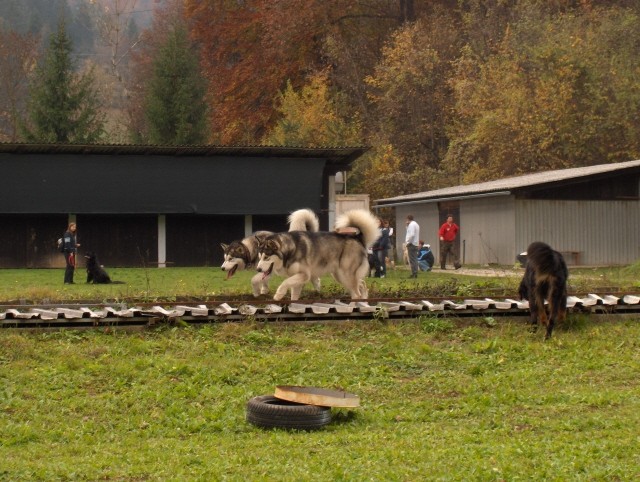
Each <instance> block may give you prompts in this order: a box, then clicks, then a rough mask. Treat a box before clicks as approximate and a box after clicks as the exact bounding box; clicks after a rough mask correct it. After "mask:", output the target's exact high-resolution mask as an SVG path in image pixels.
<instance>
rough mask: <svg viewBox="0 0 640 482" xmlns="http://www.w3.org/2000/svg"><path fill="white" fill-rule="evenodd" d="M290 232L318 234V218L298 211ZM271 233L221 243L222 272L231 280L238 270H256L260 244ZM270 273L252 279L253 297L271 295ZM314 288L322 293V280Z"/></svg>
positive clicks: (307, 211) (310, 213) (256, 233)
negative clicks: (222, 253)
mask: <svg viewBox="0 0 640 482" xmlns="http://www.w3.org/2000/svg"><path fill="white" fill-rule="evenodd" d="M288 222H289V231H311V232H317V231H318V229H320V223H319V221H318V217H317V216H316V214H315V213H314V212H313V211H312V210H311V209H298V210H297V211H294V212H292V213H291V214H290V215H289V218H288ZM272 234H273V233H272V232H271V231H256V232H255V233H253V234H252V235H250V236H247V237H246V238H244V239H239V240H236V241H232V242H231V243H229V244H225V243H221V244H220V245H221V246H222V250H223V251H224V262H223V263H222V271H226V272H227V278H226V279H229V278H231V277H232V276H233V275H234V274H235V273H236V271H237V270H243V269H252V268H255V266H256V263H257V262H258V243H259V242H260V240H263V239H265V238H266V237H267V236H270V235H272ZM269 279H270V273H269V274H267V275H265V273H258V274H256V275H255V276H254V277H253V278H251V288H252V290H253V296H255V297H258V296H260V295H261V294H262V295H265V294H268V293H269ZM313 286H314V288H315V289H316V290H317V291H320V280H319V279H317V278H315V279H314V280H313Z"/></svg>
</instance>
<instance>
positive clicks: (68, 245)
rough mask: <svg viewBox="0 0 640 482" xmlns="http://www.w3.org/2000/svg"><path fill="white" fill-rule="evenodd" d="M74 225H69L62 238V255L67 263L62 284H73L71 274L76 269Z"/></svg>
mask: <svg viewBox="0 0 640 482" xmlns="http://www.w3.org/2000/svg"><path fill="white" fill-rule="evenodd" d="M77 229H78V228H77V226H76V223H69V227H67V230H66V231H65V232H64V235H63V236H62V253H63V254H64V260H65V262H66V263H67V267H66V269H65V270H64V283H65V284H73V273H74V271H75V269H76V254H77V252H78V246H80V244H79V243H78V242H77V236H76V230H77Z"/></svg>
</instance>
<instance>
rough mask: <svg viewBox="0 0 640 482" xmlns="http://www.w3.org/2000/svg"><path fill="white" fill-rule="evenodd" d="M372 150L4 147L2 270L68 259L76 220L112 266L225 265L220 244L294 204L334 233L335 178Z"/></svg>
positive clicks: (281, 221) (87, 244)
mask: <svg viewBox="0 0 640 482" xmlns="http://www.w3.org/2000/svg"><path fill="white" fill-rule="evenodd" d="M365 150H366V148H362V147H354V148H349V147H345V148H318V149H309V148H286V147H262V146H256V147H221V146H187V147H164V146H140V145H58V144H56V145H52V144H0V172H2V177H3V183H2V189H0V229H1V232H2V233H3V237H4V243H3V249H2V251H0V267H1V268H23V267H30V268H43V267H60V266H62V265H63V264H64V260H63V259H62V256H61V255H60V254H59V253H57V252H56V249H55V240H56V239H57V238H59V237H60V236H61V234H62V232H63V231H64V229H65V228H66V226H67V224H68V223H69V222H71V221H75V222H77V224H78V241H79V242H80V243H81V245H82V248H81V250H83V251H85V252H86V251H94V252H96V253H98V254H99V257H100V260H101V261H102V262H103V263H105V264H108V265H109V266H128V267H139V266H165V265H169V266H215V265H219V264H221V263H222V250H221V248H220V243H221V242H228V241H231V240H233V239H237V238H241V237H244V236H245V235H247V234H249V233H250V232H253V231H255V230H258V229H268V230H276V231H278V230H285V229H286V218H287V216H288V214H289V213H290V212H291V211H294V210H296V209H300V208H310V209H312V210H314V211H315V212H316V213H317V214H318V216H319V217H320V220H321V227H322V229H328V227H329V226H331V225H332V224H333V216H334V213H335V189H334V182H335V174H336V173H337V172H340V171H345V170H348V169H350V165H351V163H352V162H353V161H354V160H355V159H357V158H358V157H359V156H360V155H361V154H362V153H363V152H364V151H365Z"/></svg>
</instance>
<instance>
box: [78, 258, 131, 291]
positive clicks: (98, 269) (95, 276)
mask: <svg viewBox="0 0 640 482" xmlns="http://www.w3.org/2000/svg"><path fill="white" fill-rule="evenodd" d="M84 257H85V258H87V283H93V284H109V283H124V281H111V278H110V277H109V275H108V274H107V272H106V271H105V270H104V268H103V267H102V266H100V263H98V258H97V257H96V255H95V253H88V254H86V255H85V256H84Z"/></svg>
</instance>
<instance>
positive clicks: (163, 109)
mask: <svg viewBox="0 0 640 482" xmlns="http://www.w3.org/2000/svg"><path fill="white" fill-rule="evenodd" d="M205 89H206V85H205V81H204V78H203V77H202V75H201V73H200V67H199V63H198V56H197V54H196V53H195V52H194V49H193V45H192V44H191V42H190V41H189V39H188V37H187V31H186V29H185V28H184V27H183V26H181V25H176V26H174V28H173V29H172V30H171V31H170V32H169V34H168V36H167V40H166V41H165V42H164V44H163V45H162V46H161V47H160V49H159V50H158V53H157V56H156V58H155V59H154V61H153V73H152V77H151V79H150V80H149V90H148V93H147V97H146V99H145V117H146V119H147V124H148V130H149V133H148V137H149V142H151V143H152V144H165V145H188V144H203V143H205V142H206V140H207V121H206V114H207V108H206V105H205V103H204V95H205Z"/></svg>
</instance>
